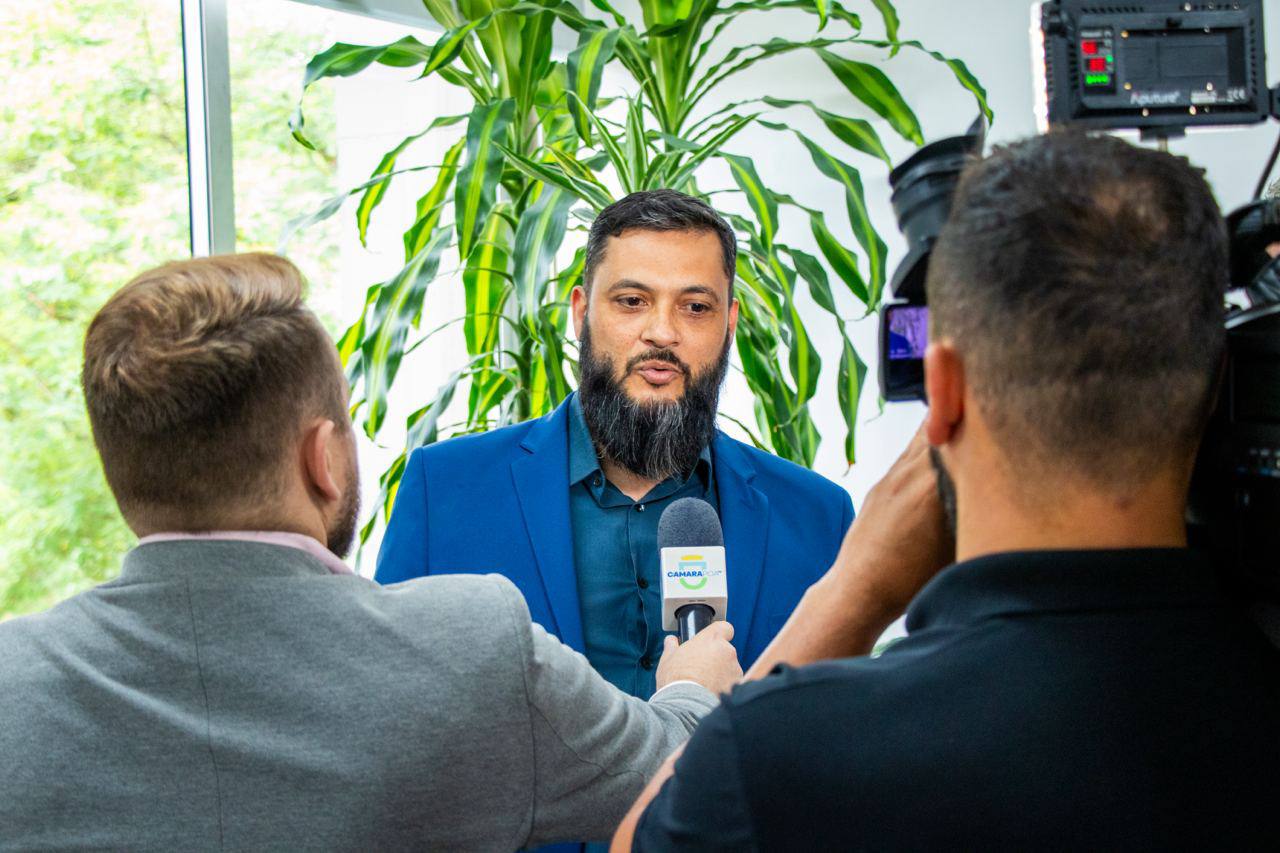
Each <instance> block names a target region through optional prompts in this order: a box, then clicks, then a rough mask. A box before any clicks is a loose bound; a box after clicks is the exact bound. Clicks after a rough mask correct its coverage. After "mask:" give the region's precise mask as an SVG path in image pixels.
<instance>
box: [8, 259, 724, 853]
mask: <svg viewBox="0 0 1280 853" xmlns="http://www.w3.org/2000/svg"><path fill="white" fill-rule="evenodd" d="M83 383H84V392H85V400H86V404H87V407H88V411H89V418H90V423H91V425H92V427H93V433H94V439H95V442H96V443H97V446H98V450H99V453H100V455H101V457H102V462H103V469H104V471H105V474H106V477H107V481H108V483H109V484H110V486H111V488H112V490H113V492H114V494H115V496H116V500H117V502H118V503H119V506H120V509H121V512H122V514H123V515H124V517H125V519H126V521H127V522H128V523H129V525H130V526H131V527H132V528H133V530H134V531H135V532H136V533H137V534H138V535H139V536H140V537H141V541H140V543H139V545H138V547H137V548H135V549H134V550H133V551H131V552H130V553H129V554H128V555H127V556H126V557H125V560H124V568H123V571H122V572H121V574H120V576H119V577H118V578H117V579H115V580H113V581H111V582H109V583H107V584H104V585H102V586H100V587H98V588H96V589H93V590H91V591H89V592H87V593H83V594H81V595H77V596H75V597H73V598H71V599H69V600H67V601H65V602H63V603H62V604H60V605H58V606H56V607H54V608H53V609H52V610H49V611H47V612H45V613H41V614H37V615H34V616H30V617H26V618H21V619H15V620H11V621H9V622H5V623H3V624H0V849H23V850H26V849H37V848H38V849H47V848H73V847H74V848H108V849H137V850H145V849H155V850H158V849H165V850H170V849H231V850H244V849H290V850H299V849H370V850H373V849H377V850H393V849H449V850H511V849H515V848H517V847H520V846H524V845H534V844H540V843H544V842H549V841H556V840H577V839H583V838H587V839H603V838H605V837H607V836H608V835H609V833H610V832H611V831H612V829H613V828H614V826H615V825H616V824H617V822H618V821H619V820H620V819H621V817H622V815H623V813H624V812H625V811H626V808H627V805H628V804H629V803H630V801H631V800H632V799H634V798H635V796H636V795H637V794H638V793H639V791H640V789H641V787H642V786H643V784H644V782H645V780H646V779H647V778H648V777H649V776H650V775H651V774H652V772H653V771H654V770H655V769H656V768H657V766H658V764H659V763H660V762H661V760H662V758H663V757H664V756H665V755H666V754H667V753H668V752H670V751H671V750H672V749H674V748H675V747H676V746H678V745H679V744H680V743H681V742H682V741H683V740H684V739H685V738H686V737H687V736H688V734H689V732H690V731H691V730H692V728H693V727H694V725H695V724H696V722H697V720H698V719H699V718H700V717H701V716H702V715H703V714H704V713H706V712H707V711H708V710H710V709H711V708H712V707H713V706H714V705H715V704H716V696H715V694H716V693H717V692H720V691H723V690H726V689H727V688H728V686H729V685H730V684H731V683H733V682H734V681H735V680H736V679H737V678H738V677H739V676H740V675H741V670H740V669H739V668H738V665H737V661H736V658H735V656H734V653H733V648H732V646H731V645H730V644H729V642H728V641H729V639H730V638H731V637H732V629H730V628H728V627H727V626H724V627H719V626H713V627H712V628H709V629H708V630H707V631H705V632H703V633H702V634H699V635H698V637H697V638H695V639H694V640H692V641H690V642H689V643H686V644H685V645H684V646H679V647H672V648H669V649H668V650H667V651H666V653H665V654H664V655H663V658H662V669H660V671H659V685H660V686H662V685H664V687H663V689H661V690H659V692H658V693H657V694H656V695H655V696H654V697H653V699H652V700H650V701H649V702H643V701H640V700H638V699H635V698H632V697H628V696H626V695H624V694H623V693H621V692H620V691H618V690H616V689H614V688H613V687H611V686H610V685H609V684H607V683H606V682H605V681H604V680H603V679H601V678H600V676H598V675H597V674H596V673H595V672H594V671H593V670H592V669H591V667H590V665H589V664H588V663H587V661H586V659H585V658H583V657H582V656H581V655H579V654H577V653H576V652H573V651H571V650H569V649H567V648H566V647H565V646H562V645H561V644H560V643H559V642H558V641H557V640H555V639H554V638H551V637H549V636H548V635H547V633H546V632H545V631H543V630H542V628H541V627H539V626H538V625H535V624H533V623H532V622H531V621H530V619H529V613H528V610H527V608H526V606H525V603H524V600H523V599H522V598H521V596H520V594H519V593H518V592H517V591H516V589H515V587H514V586H512V585H511V583H510V582H509V581H507V580H505V579H504V578H501V577H499V576H465V575H454V576H442V577H433V578H425V579H421V580H415V581H409V582H407V583H403V584H399V585H396V586H391V587H385V588H383V587H379V586H377V585H376V584H374V583H373V582H372V581H369V580H366V579H364V578H360V577H357V576H355V575H353V574H351V572H350V570H349V569H347V568H346V566H345V564H343V563H342V561H341V560H340V559H338V557H337V556H336V555H338V554H345V553H346V551H347V550H348V549H349V548H350V545H351V542H352V538H353V534H354V530H355V523H356V522H355V519H356V516H357V498H356V495H357V491H358V477H357V473H356V464H355V445H354V437H353V435H352V431H351V425H350V421H349V419H348V417H347V406H348V400H347V392H346V383H345V382H344V381H343V379H342V372H341V368H340V366H339V364H338V361H337V358H336V354H335V352H334V348H333V344H332V342H331V341H330V340H329V338H328V337H327V335H326V334H325V333H324V330H323V329H322V328H321V326H320V325H319V323H318V322H317V321H316V319H315V317H314V316H313V315H312V314H311V313H310V312H309V311H308V310H307V309H306V308H305V306H304V305H303V303H302V281H301V277H300V276H299V274H298V272H297V270H296V269H295V268H294V267H293V266H292V265H291V264H289V262H288V261H285V260H283V259H281V258H277V257H273V256H267V255H240V256H224V257H217V258H207V259H201V260H195V261H187V262H182V263H177V264H171V265H168V266H166V267H162V268H160V269H158V270H153V271H151V272H149V273H145V274H143V275H142V276H140V277H138V278H137V279H135V280H134V281H133V282H131V283H130V284H129V285H127V286H126V287H125V288H124V289H123V290H121V291H120V292H119V293H117V294H116V295H115V296H114V297H112V299H111V300H110V301H108V303H107V304H106V305H105V306H104V307H103V309H102V310H101V311H100V312H99V313H98V315H97V317H96V318H95V319H94V321H93V323H92V324H91V325H90V327H89V332H88V335H87V336H86V340H85V363H84V374H83ZM477 511H483V508H482V507H479V508H477ZM322 543H323V544H322ZM388 721H390V722H388Z"/></svg>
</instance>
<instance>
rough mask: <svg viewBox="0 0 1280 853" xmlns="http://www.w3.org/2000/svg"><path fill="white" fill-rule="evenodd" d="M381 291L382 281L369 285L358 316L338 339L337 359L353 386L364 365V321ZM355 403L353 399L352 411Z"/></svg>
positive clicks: (359, 376) (358, 378) (362, 373)
mask: <svg viewBox="0 0 1280 853" xmlns="http://www.w3.org/2000/svg"><path fill="white" fill-rule="evenodd" d="M381 292H382V283H381V282H379V283H377V284H371V285H369V289H368V290H366V291H365V293H364V307H363V308H361V309H360V318H359V319H358V320H356V321H355V322H354V323H352V324H351V325H350V326H348V327H347V330H346V331H345V332H343V333H342V337H341V338H339V339H338V361H339V362H340V363H341V364H342V368H343V371H344V372H345V373H346V375H347V383H348V384H349V385H350V386H351V387H352V388H354V387H355V386H356V383H357V382H358V381H359V380H360V378H361V377H362V376H363V375H364V365H363V364H361V362H360V344H361V342H362V341H364V321H365V317H367V316H369V309H371V308H372V307H373V306H374V304H375V303H376V302H377V301H378V294H379V293H381ZM355 405H358V404H355V403H354V401H353V411H354V406H355Z"/></svg>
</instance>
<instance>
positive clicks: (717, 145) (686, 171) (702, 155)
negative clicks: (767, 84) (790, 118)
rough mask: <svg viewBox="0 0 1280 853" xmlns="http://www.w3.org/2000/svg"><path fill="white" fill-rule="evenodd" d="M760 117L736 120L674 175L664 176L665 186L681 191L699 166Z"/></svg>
mask: <svg viewBox="0 0 1280 853" xmlns="http://www.w3.org/2000/svg"><path fill="white" fill-rule="evenodd" d="M758 115H759V114H758V113H753V114H751V115H746V116H742V117H741V118H738V119H736V120H734V122H733V123H732V124H730V125H729V126H728V127H726V128H725V129H724V130H722V131H720V132H719V133H717V134H716V135H715V136H713V137H712V138H711V139H708V140H707V141H706V142H705V143H703V144H702V145H700V146H698V150H697V151H695V152H694V153H693V154H692V156H690V157H689V159H688V160H685V161H684V162H683V163H681V164H680V165H679V166H678V167H677V168H675V171H674V174H670V175H664V176H663V178H664V182H665V185H666V186H669V187H671V188H672V189H676V190H678V189H681V188H682V187H683V186H684V184H685V182H686V181H688V180H689V179H690V178H692V177H693V173H694V172H696V171H697V170H698V167H699V166H701V165H702V164H703V163H705V162H706V161H707V160H708V159H709V158H711V157H714V156H715V155H717V154H719V153H720V149H721V148H723V147H724V145H725V143H726V142H728V141H729V140H730V139H732V138H733V137H735V136H737V135H738V132H739V131H741V130H742V129H743V128H744V127H746V126H747V125H749V124H751V122H753V121H755V120H756V118H757V116H758ZM677 162H678V161H677ZM665 171H667V172H670V171H671V167H668V169H666V170H665Z"/></svg>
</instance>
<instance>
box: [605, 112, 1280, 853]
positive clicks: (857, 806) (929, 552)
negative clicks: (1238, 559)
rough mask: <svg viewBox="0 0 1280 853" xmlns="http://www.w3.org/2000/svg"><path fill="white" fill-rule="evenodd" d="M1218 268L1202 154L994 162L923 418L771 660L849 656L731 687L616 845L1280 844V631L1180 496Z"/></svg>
mask: <svg viewBox="0 0 1280 853" xmlns="http://www.w3.org/2000/svg"><path fill="white" fill-rule="evenodd" d="M1226 271H1227V242H1226V234H1225V229H1224V225H1223V222H1222V219H1221V217H1220V215H1219V213H1218V210H1217V207H1216V205H1215V203H1214V200H1213V197H1212V195H1211V193H1210V190H1209V187H1208V186H1207V185H1206V183H1205V181H1204V179H1203V177H1202V176H1201V174H1200V173H1199V172H1198V171H1197V170H1195V169H1193V168H1191V167H1190V166H1189V165H1188V164H1187V163H1186V162H1185V161H1184V160H1182V159H1180V158H1175V157H1172V156H1169V155H1167V154H1161V153H1156V152H1153V151H1149V150H1144V149H1142V148H1137V147H1134V146H1131V145H1128V144H1126V143H1124V142H1121V141H1119V140H1117V139H1114V138H1110V137H1098V138H1089V137H1085V136H1082V135H1076V134H1069V133H1053V134H1050V135H1047V136H1043V137H1038V138H1034V139H1029V140H1026V141H1024V142H1020V143H1018V144H1015V145H1011V146H1008V147H1003V148H998V149H997V150H996V151H995V152H994V153H993V154H992V155H991V156H990V157H989V158H988V159H986V160H983V161H980V162H977V163H974V164H972V165H971V166H970V167H969V168H968V169H967V170H966V172H965V174H964V176H963V177H962V179H961V182H960V185H959V188H958V191H957V195H956V198H955V202H954V205H953V208H952V214H951V218H950V221H949V222H948V224H947V226H946V228H945V229H944V231H943V233H942V235H941V237H940V239H939V241H938V244H937V247H936V249H935V250H934V253H933V256H932V260H931V264H930V268H929V278H928V285H927V287H928V297H929V303H930V311H931V315H932V316H931V324H932V327H931V330H930V339H931V344H930V347H929V350H928V353H927V355H926V360H925V375H926V387H927V390H928V396H929V402H930V406H929V412H928V415H927V417H926V421H925V425H924V428H923V430H922V432H921V434H920V435H918V436H917V437H916V439H915V441H914V442H913V443H912V445H911V447H909V448H908V450H907V452H906V453H905V454H904V456H903V458H902V459H901V460H899V462H898V463H897V464H896V465H895V467H894V469H893V470H891V471H890V473H889V474H888V476H887V477H886V478H885V479H884V480H883V481H882V482H881V483H880V484H878V485H877V486H876V488H875V489H874V490H873V491H872V493H871V494H870V495H869V496H868V498H867V501H866V504H865V506H864V507H863V510H862V512H861V513H860V514H859V515H858V517H857V520H856V521H855V523H854V525H853V527H852V528H851V529H850V531H849V534H848V536H847V538H846V541H845V547H844V548H843V549H842V551H841V554H840V555H839V556H838V557H837V560H836V564H835V565H834V566H833V567H832V568H831V570H830V571H829V572H828V573H827V575H826V576H825V577H824V578H823V579H822V580H821V581H819V582H818V584H816V585H815V586H814V587H813V588H811V589H810V590H809V592H808V593H807V594H806V596H805V598H804V600H803V601H802V602H801V604H800V607H799V608H798V609H797V610H796V612H795V613H794V614H793V616H792V618H791V620H790V621H789V622H788V624H787V626H786V628H785V629H784V630H783V632H782V633H781V634H780V635H779V637H778V639H777V640H776V641H775V643H774V644H773V646H772V647H771V648H770V649H768V650H766V652H765V654H764V656H763V657H762V658H761V660H760V662H759V663H758V664H757V665H756V666H755V667H753V669H752V670H751V672H750V673H749V677H750V676H755V677H760V676H762V675H764V674H765V673H766V672H767V671H768V668H769V667H771V666H772V665H774V664H778V663H786V664H790V665H793V666H794V665H800V664H807V663H811V662H813V661H817V660H821V659H826V658H838V657H845V658H847V659H844V660H838V661H831V662H827V663H820V664H817V665H814V666H808V667H805V668H803V669H791V668H789V667H788V666H783V667H782V668H781V671H780V672H778V673H777V674H773V675H770V676H769V677H767V678H764V679H763V680H761V681H758V682H755V683H750V684H746V685H743V686H740V687H738V688H736V689H735V690H734V692H733V693H732V694H731V695H730V696H729V697H727V698H726V700H725V701H724V702H723V704H722V705H721V707H720V708H719V709H717V710H715V711H713V712H712V713H711V715H709V716H708V717H707V718H706V721H705V722H704V723H703V724H702V727H701V728H700V729H699V730H698V731H697V733H696V734H695V735H694V737H693V738H692V740H691V741H690V742H689V743H688V745H687V748H686V749H685V750H684V753H683V755H682V756H680V757H679V759H678V760H677V761H675V763H674V773H672V770H671V769H670V762H669V763H668V769H667V770H666V771H665V772H664V773H663V774H660V776H659V777H658V779H657V780H655V782H654V783H653V784H651V785H650V787H649V788H648V789H647V790H646V792H645V794H643V795H642V796H641V799H640V801H639V802H638V803H637V804H636V807H635V808H634V809H633V810H632V813H631V815H629V817H628V820H627V821H626V822H624V824H623V827H622V829H621V830H620V831H619V835H618V836H617V837H616V838H615V849H620V848H626V847H627V846H628V843H629V840H630V834H631V833H632V831H634V833H635V845H634V846H635V849H640V850H661V849H668V848H669V847H673V846H679V847H680V848H681V849H763V850H773V849H785V848H792V847H797V846H802V847H806V848H812V849H851V848H865V849H931V848H960V849H965V848H967V849H984V848H991V847H1005V848H1023V849H1062V848H1073V849H1096V848H1108V849H1110V848H1135V847H1141V848H1155V849H1169V848H1179V849H1182V848H1190V849H1223V848H1272V847H1274V846H1275V844H1276V840H1277V839H1280V808H1277V804H1278V803H1280V652H1277V651H1276V649H1274V648H1272V647H1271V646H1269V645H1268V644H1267V642H1266V641H1265V639H1264V637H1263V635H1262V633H1261V632H1260V631H1259V630H1257V629H1256V628H1255V626H1254V625H1253V624H1252V623H1251V622H1250V621H1249V619H1248V618H1247V617H1246V615H1245V614H1244V613H1243V612H1242V610H1241V608H1239V607H1238V606H1237V605H1235V604H1234V603H1233V602H1232V601H1230V600H1229V599H1228V598H1226V597H1225V596H1224V595H1223V594H1222V593H1221V592H1220V591H1219V587H1218V583H1217V581H1216V578H1215V570H1214V566H1212V565H1210V564H1209V563H1208V562H1207V561H1206V560H1205V559H1204V558H1203V557H1202V556H1200V555H1197V554H1196V553H1193V552H1191V551H1188V550H1187V549H1186V534H1185V527H1184V522H1183V514H1184V503H1185V500H1186V495H1187V487H1188V481H1189V478H1190V473H1191V468H1192V463H1193V460H1194V457H1195V454H1196V448H1197V444H1198V442H1199V439H1200V434H1201V430H1202V428H1203V425H1204V424H1205V421H1206V418H1207V416H1208V413H1209V411H1210V409H1211V407H1212V405H1213V400H1214V378H1215V375H1216V372H1217V370H1218V367H1219V363H1220V360H1221V357H1222V352H1223V341H1224V332H1223V307H1222V306H1223V294H1224V290H1225V286H1226ZM926 443H927V445H928V446H926ZM931 468H932V470H930V469H931ZM938 496H940V497H941V500H940V501H939V499H938ZM944 517H945V518H946V519H947V520H948V521H949V522H950V524H949V525H948V526H949V528H950V530H951V531H953V532H954V557H955V560H956V562H955V564H954V565H951V566H949V567H947V568H945V569H942V567H943V564H944V563H946V562H949V560H950V558H951V554H950V549H951V543H950V540H949V538H948V537H947V533H946V528H945V527H944V524H943V518H944ZM939 569H942V571H941V572H940V573H938V571H939ZM935 573H937V576H936V577H933V576H934V575H935ZM930 578H932V580H930ZM926 582H928V585H927V586H925V583H926ZM922 586H925V588H924V589H923V591H920V592H919V594H918V595H916V593H917V591H918V590H919V589H920V587H922ZM913 596H914V601H912V600H911V599H912V598H913ZM909 601H910V603H911V606H910V608H909V609H908V610H907V630H908V636H907V638H906V639H903V640H902V641H900V642H898V643H896V644H895V645H893V646H892V647H891V648H889V649H888V650H887V651H885V652H884V654H883V655H881V656H880V657H877V658H868V657H849V656H852V655H865V654H866V653H867V652H869V651H870V649H871V647H872V644H873V643H874V642H875V639H876V638H877V637H878V636H879V635H880V633H881V631H882V630H883V629H884V628H885V627H886V626H887V625H888V624H889V623H890V621H891V620H893V619H894V618H895V617H896V616H897V615H898V614H899V613H901V612H902V610H903V608H904V607H906V605H907V603H908V602H909ZM664 776H671V777H672V778H669V779H667V781H666V782H665V784H662V779H663V777H664ZM659 786H661V790H660V791H659V790H658V789H659ZM649 800H652V802H649V804H648V808H647V811H644V812H643V814H641V810H642V809H643V808H644V805H645V803H647V802H648V801H649Z"/></svg>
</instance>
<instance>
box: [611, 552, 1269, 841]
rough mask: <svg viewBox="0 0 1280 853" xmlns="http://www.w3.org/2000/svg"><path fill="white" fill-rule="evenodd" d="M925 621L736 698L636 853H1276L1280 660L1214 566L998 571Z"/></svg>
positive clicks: (703, 730) (937, 604) (1069, 558)
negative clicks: (875, 645) (872, 648)
mask: <svg viewBox="0 0 1280 853" xmlns="http://www.w3.org/2000/svg"><path fill="white" fill-rule="evenodd" d="M907 628H908V632H909V633H908V636H907V637H906V638H905V639H903V640H901V641H899V642H898V643H896V644H894V645H893V646H891V647H890V648H889V649H888V650H886V651H885V652H884V654H882V655H881V656H880V657H878V658H874V659H872V658H856V659H849V660H841V661H835V662H831V663H825V664H819V665H815V666H809V667H805V668H803V669H788V668H781V669H780V671H779V672H778V673H777V674H774V675H771V676H770V677H768V678H766V679H764V680H762V681H759V682H755V683H751V684H746V685H743V686H741V687H738V688H736V689H735V690H734V691H733V693H732V694H731V695H730V696H728V697H727V698H726V700H725V702H724V703H723V705H722V706H721V707H720V708H718V709H717V710H716V711H714V712H712V714H711V715H709V716H708V717H707V718H706V720H705V721H704V722H703V723H702V724H701V726H700V727H699V728H698V730H697V731H696V732H695V733H694V736H693V738H692V739H691V740H690V741H689V744H688V747H687V748H686V750H685V752H684V755H683V756H682V757H681V758H680V760H679V761H678V762H677V763H676V774H675V776H674V777H673V778H672V779H671V780H669V781H668V782H667V784H666V785H665V786H664V787H663V789H662V791H661V793H660V794H659V795H658V798H657V799H656V800H655V801H654V803H653V804H652V805H651V806H650V808H649V809H648V811H647V812H646V813H645V814H644V816H643V817H642V819H641V821H640V825H639V827H638V830H637V833H636V845H635V849H638V850H670V849H690V850H709V849H734V850H739V849H746V850H780V849H788V848H803V849H814V850H851V849H866V850H925V849H969V850H977V849H992V848H998V849H1035V850H1043V849H1072V850H1086V849H1087V850H1097V849H1117V848H1123V849H1201V850H1208V849H1213V850H1221V849H1245V848H1251V849H1277V848H1280V652H1277V651H1276V649H1274V648H1273V647H1272V646H1270V645H1269V644H1268V643H1267V641H1266V640H1265V638H1264V636H1263V635H1262V633H1261V631H1259V630H1258V629H1257V628H1256V627H1254V626H1253V624H1252V623H1251V622H1250V621H1249V620H1248V618H1246V616H1245V615H1244V614H1243V613H1242V612H1241V610H1240V609H1239V608H1238V607H1236V606H1234V605H1233V604H1232V603H1231V602H1229V601H1228V600H1227V599H1226V598H1225V597H1224V596H1223V595H1222V594H1221V593H1220V592H1219V590H1218V587H1217V584H1216V582H1215V578H1214V573H1213V571H1212V569H1211V567H1210V566H1209V565H1208V564H1207V563H1206V562H1205V561H1204V560H1203V559H1202V558H1201V557H1200V556H1199V555H1196V554H1194V553H1192V552H1190V551H1182V550H1132V551H1064V552H1029V553H1012V554H1001V555H996V556H991V557H984V558H981V559H977V560H972V561H968V562H966V563H961V564H957V565H955V566H952V567H950V568H948V569H946V570H945V571H943V572H942V573H941V574H939V575H938V576H937V577H936V578H935V579H934V580H933V581H932V582H931V583H930V584H929V585H928V586H927V587H926V588H925V589H924V590H923V591H922V592H921V593H920V595H919V596H917V598H916V600H915V602H914V603H913V604H912V606H911V608H910V610H909V612H908V619H907Z"/></svg>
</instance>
